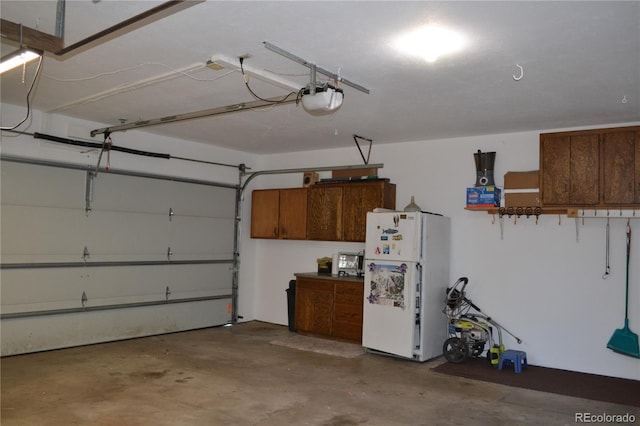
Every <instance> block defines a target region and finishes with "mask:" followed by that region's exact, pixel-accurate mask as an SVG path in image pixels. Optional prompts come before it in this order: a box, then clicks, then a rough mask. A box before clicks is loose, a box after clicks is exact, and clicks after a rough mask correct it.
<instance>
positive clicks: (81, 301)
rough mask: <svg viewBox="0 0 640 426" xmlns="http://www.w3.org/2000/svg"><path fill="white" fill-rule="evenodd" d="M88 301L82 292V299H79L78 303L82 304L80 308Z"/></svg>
mask: <svg viewBox="0 0 640 426" xmlns="http://www.w3.org/2000/svg"><path fill="white" fill-rule="evenodd" d="M88 300H89V299H87V293H85V292H84V291H83V292H82V298H80V303H82V307H83V308H84V307H85V306H86V304H87V301H88Z"/></svg>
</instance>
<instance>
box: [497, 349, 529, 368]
mask: <svg viewBox="0 0 640 426" xmlns="http://www.w3.org/2000/svg"><path fill="white" fill-rule="evenodd" d="M505 363H506V365H509V363H511V364H513V366H514V367H515V370H516V373H521V372H522V367H523V366H524V367H525V368H526V367H527V353H526V352H525V351H515V350H512V349H509V350H506V351H504V352H502V353H501V354H500V361H498V370H502V366H503V365H505Z"/></svg>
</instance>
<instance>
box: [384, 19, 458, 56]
mask: <svg viewBox="0 0 640 426" xmlns="http://www.w3.org/2000/svg"><path fill="white" fill-rule="evenodd" d="M464 45H465V39H464V37H463V36H462V35H461V34H459V33H457V32H455V31H453V30H450V29H448V28H445V27H442V26H438V25H426V26H424V27H421V28H418V29H417V30H414V31H411V32H409V33H406V34H404V35H402V36H400V37H398V39H397V40H396V42H395V43H394V47H396V48H397V49H398V50H400V51H401V52H404V53H406V54H409V55H413V56H418V57H421V58H423V59H424V60H425V61H427V62H435V61H436V60H437V59H438V58H439V57H440V56H442V55H446V54H448V53H453V52H457V51H459V50H461V49H462V48H463V47H464Z"/></svg>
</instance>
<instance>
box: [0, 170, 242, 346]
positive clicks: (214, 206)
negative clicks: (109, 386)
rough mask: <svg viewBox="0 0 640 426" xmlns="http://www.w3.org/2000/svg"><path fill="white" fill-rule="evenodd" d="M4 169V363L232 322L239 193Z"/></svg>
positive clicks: (112, 176) (119, 176)
mask: <svg viewBox="0 0 640 426" xmlns="http://www.w3.org/2000/svg"><path fill="white" fill-rule="evenodd" d="M88 175H90V174H89V173H88V172H87V171H85V170H81V169H72V168H65V167H53V166H49V165H39V164H26V163H21V162H11V161H2V162H1V179H2V180H1V185H2V193H1V195H2V197H1V201H2V210H1V232H2V233H1V242H2V246H1V256H2V258H1V260H2V269H1V276H0V279H1V287H0V290H1V291H0V296H1V300H0V302H1V308H2V311H1V315H0V318H1V327H2V330H1V331H2V336H1V340H2V349H1V350H2V355H11V354H18V353H26V352H33V351H39V350H46V349H54V348H61V347H69V346H76V345H82V344H89V343H96V342H104V341H110V340H117V339H124V338H131V337H138V336H145V335H152V334H159V333H165V332H174V331H181V330H187V329H194V328H201V327H209V326H216V325H222V324H226V323H229V322H231V320H232V312H231V311H232V305H233V291H232V287H233V285H232V283H233V252H234V240H235V203H236V191H237V188H236V187H235V186H233V185H225V184H216V183H205V182H193V181H179V180H168V179H163V178H159V177H151V176H139V175H138V176H134V175H131V174H124V173H113V172H110V173H104V172H101V173H99V174H98V175H97V176H96V177H94V178H91V179H90V178H89V177H88Z"/></svg>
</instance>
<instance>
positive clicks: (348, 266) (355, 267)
mask: <svg viewBox="0 0 640 426" xmlns="http://www.w3.org/2000/svg"><path fill="white" fill-rule="evenodd" d="M363 262H364V252H362V251H360V252H358V253H351V252H340V253H338V275H340V276H351V277H356V276H357V277H360V276H362V275H363V274H364V271H363V269H362V264H363Z"/></svg>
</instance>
